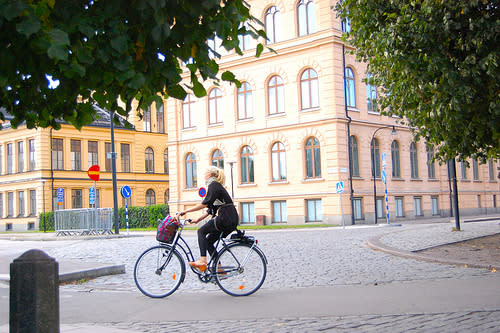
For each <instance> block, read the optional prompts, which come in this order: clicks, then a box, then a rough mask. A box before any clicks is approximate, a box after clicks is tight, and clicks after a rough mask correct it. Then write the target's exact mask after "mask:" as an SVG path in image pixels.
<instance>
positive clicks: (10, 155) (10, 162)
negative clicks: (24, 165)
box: [7, 143, 14, 174]
mask: <svg viewBox="0 0 500 333" xmlns="http://www.w3.org/2000/svg"><path fill="white" fill-rule="evenodd" d="M12 172H14V147H13V146H12V143H8V144H7V173H8V174H11V173H12Z"/></svg>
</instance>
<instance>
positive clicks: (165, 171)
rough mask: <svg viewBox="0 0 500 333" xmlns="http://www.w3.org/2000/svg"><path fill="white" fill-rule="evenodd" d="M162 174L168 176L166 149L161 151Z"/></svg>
mask: <svg viewBox="0 0 500 333" xmlns="http://www.w3.org/2000/svg"><path fill="white" fill-rule="evenodd" d="M163 172H164V173H165V174H167V175H168V148H167V149H165V150H164V151H163Z"/></svg>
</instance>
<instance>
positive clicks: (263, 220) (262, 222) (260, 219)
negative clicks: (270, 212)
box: [256, 215, 266, 225]
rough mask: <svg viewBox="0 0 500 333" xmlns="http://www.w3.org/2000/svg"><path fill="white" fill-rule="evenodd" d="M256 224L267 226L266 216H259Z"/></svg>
mask: <svg viewBox="0 0 500 333" xmlns="http://www.w3.org/2000/svg"><path fill="white" fill-rule="evenodd" d="M256 219H257V221H256V224H257V225H265V224H266V215H257V216H256Z"/></svg>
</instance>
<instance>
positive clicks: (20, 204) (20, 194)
mask: <svg viewBox="0 0 500 333" xmlns="http://www.w3.org/2000/svg"><path fill="white" fill-rule="evenodd" d="M24 207H25V202H24V191H20V192H17V211H18V212H19V214H18V216H24V214H25V210H24Z"/></svg>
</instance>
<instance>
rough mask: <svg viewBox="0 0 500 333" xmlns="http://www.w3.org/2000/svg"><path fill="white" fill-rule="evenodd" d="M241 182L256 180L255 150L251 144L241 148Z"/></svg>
mask: <svg viewBox="0 0 500 333" xmlns="http://www.w3.org/2000/svg"><path fill="white" fill-rule="evenodd" d="M240 158H241V183H242V184H251V183H253V182H254V176H253V175H254V165H253V150H252V148H250V147H249V146H244V147H243V148H242V149H241V156H240Z"/></svg>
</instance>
